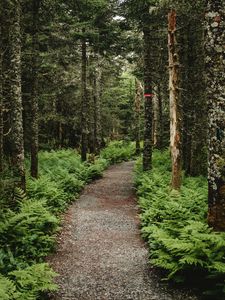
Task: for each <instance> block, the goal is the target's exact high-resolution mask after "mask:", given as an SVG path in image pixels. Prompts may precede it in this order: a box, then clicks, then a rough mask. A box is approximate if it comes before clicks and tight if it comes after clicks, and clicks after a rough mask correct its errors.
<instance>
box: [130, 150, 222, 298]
mask: <svg viewBox="0 0 225 300" xmlns="http://www.w3.org/2000/svg"><path fill="white" fill-rule="evenodd" d="M153 161H154V162H153V166H154V167H153V170H152V171H150V172H142V170H141V164H140V163H138V164H137V167H136V186H137V194H138V197H139V206H140V209H141V214H140V218H141V224H142V234H143V237H144V238H145V239H146V240H147V242H148V244H149V251H150V262H151V263H152V264H154V265H155V266H158V267H160V268H162V269H165V270H167V278H168V279H173V280H175V281H177V282H180V281H185V280H187V277H188V276H189V275H190V274H192V277H193V278H195V280H196V278H198V275H199V274H201V279H202V280H201V283H202V284H203V285H204V284H205V283H206V282H207V281H208V280H211V282H212V280H215V285H214V284H213V285H212V286H213V288H212V289H211V290H209V289H208V288H205V291H204V292H205V293H206V294H210V293H212V292H213V295H214V296H213V297H214V299H215V297H216V296H215V295H216V294H217V293H218V294H219V295H221V292H225V233H218V232H214V231H212V229H211V228H209V226H208V225H207V180H206V179H205V178H203V177H196V178H192V177H187V178H184V183H183V186H182V188H181V191H180V192H177V191H175V190H171V188H170V178H171V173H170V158H169V154H168V151H165V152H163V153H160V152H159V151H155V153H154V155H153ZM190 272H191V273H190ZM203 278H204V280H203ZM209 278H211V279H209ZM197 282H198V283H199V280H198V279H197ZM199 284H200V283H199ZM207 286H208V285H207Z"/></svg>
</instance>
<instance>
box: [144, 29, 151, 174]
mask: <svg viewBox="0 0 225 300" xmlns="http://www.w3.org/2000/svg"><path fill="white" fill-rule="evenodd" d="M147 26H149V25H148V24H147ZM143 33H144V85H145V87H144V89H145V92H144V96H145V131H144V150H143V170H144V171H148V170H150V169H151V168H152V144H153V141H152V121H153V100H152V99H153V82H152V81H153V78H152V72H151V48H152V46H151V31H150V27H144V29H143Z"/></svg>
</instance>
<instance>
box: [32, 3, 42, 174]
mask: <svg viewBox="0 0 225 300" xmlns="http://www.w3.org/2000/svg"><path fill="white" fill-rule="evenodd" d="M32 6H33V12H32V13H33V26H32V73H31V87H30V88H31V98H30V112H31V124H30V126H31V136H30V143H31V144H30V154H31V169H30V172H31V176H32V177H34V178H38V144H39V143H38V53H39V52H38V23H39V6H40V0H33V3H32Z"/></svg>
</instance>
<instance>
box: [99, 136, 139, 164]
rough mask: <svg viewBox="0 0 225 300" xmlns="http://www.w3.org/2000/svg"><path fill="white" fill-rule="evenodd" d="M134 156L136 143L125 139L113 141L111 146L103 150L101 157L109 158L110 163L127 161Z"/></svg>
mask: <svg viewBox="0 0 225 300" xmlns="http://www.w3.org/2000/svg"><path fill="white" fill-rule="evenodd" d="M134 156H135V147H134V144H133V143H129V142H124V141H115V142H111V143H110V144H109V146H108V147H107V148H105V149H103V150H102V152H101V157H103V158H104V159H106V160H108V161H109V162H110V164H114V163H119V162H122V161H127V160H129V159H131V158H132V157H134Z"/></svg>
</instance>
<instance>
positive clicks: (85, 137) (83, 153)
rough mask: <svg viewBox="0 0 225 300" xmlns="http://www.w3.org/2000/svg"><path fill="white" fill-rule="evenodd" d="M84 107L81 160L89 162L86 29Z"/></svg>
mask: <svg viewBox="0 0 225 300" xmlns="http://www.w3.org/2000/svg"><path fill="white" fill-rule="evenodd" d="M82 33H83V37H82V74H81V85H82V106H81V126H82V127H81V158H82V160H83V161H86V160H87V143H88V124H87V109H88V107H87V44H86V37H85V28H83V30H82Z"/></svg>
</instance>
